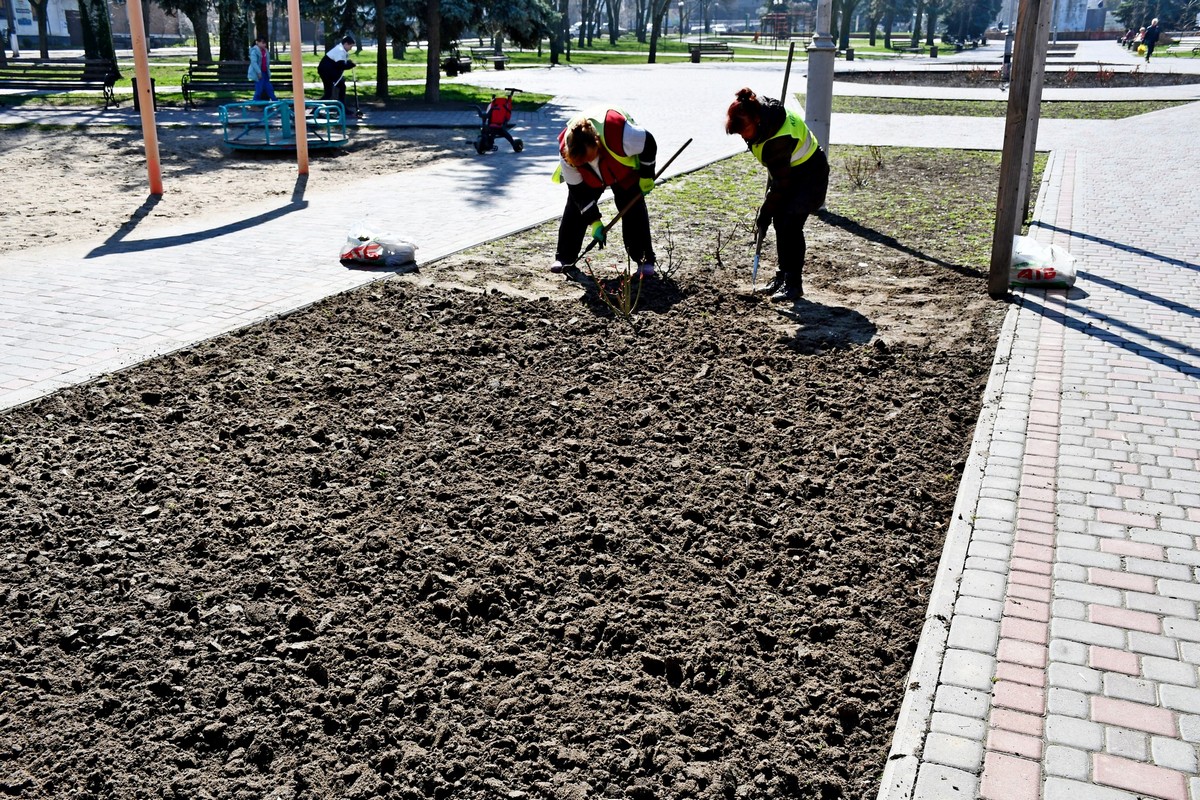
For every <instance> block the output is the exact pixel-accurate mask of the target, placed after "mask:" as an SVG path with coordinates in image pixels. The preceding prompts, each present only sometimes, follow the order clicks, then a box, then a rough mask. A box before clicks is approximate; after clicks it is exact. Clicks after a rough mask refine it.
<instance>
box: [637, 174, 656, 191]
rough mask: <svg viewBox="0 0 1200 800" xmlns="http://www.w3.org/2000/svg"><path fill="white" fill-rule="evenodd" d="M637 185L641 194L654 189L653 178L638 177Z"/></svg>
mask: <svg viewBox="0 0 1200 800" xmlns="http://www.w3.org/2000/svg"><path fill="white" fill-rule="evenodd" d="M638 187H639V188H640V189H641V190H642V194H650V192H652V191H654V178H639V179H638Z"/></svg>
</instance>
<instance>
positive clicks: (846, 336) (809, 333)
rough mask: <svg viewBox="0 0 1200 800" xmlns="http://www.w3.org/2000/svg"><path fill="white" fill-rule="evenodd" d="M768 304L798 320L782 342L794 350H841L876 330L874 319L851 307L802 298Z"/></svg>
mask: <svg viewBox="0 0 1200 800" xmlns="http://www.w3.org/2000/svg"><path fill="white" fill-rule="evenodd" d="M755 302H758V301H755ZM771 307H772V308H774V309H775V311H777V312H779V313H780V314H782V315H783V316H784V317H786V318H787V319H790V320H792V321H793V322H798V323H800V325H799V327H798V328H796V333H795V334H794V335H793V336H792V338H791V339H789V340H788V341H787V343H786V344H787V347H788V348H789V349H791V350H795V351H796V352H798V353H815V352H819V351H825V350H845V349H848V348H850V347H855V346H857V345H863V344H867V343H869V342H870V341H871V340H872V339H874V338H875V333H876V331H877V330H878V329H877V328H876V326H875V323H874V322H871V320H869V319H867V318H866V317H865V316H863V315H862V314H860V313H859V312H857V311H855V310H854V309H852V308H845V307H843V306H826V305H822V304H820V303H814V302H812V301H811V300H808V299H806V298H800V299H799V300H797V301H796V303H795V305H792V306H781V305H772V306H771Z"/></svg>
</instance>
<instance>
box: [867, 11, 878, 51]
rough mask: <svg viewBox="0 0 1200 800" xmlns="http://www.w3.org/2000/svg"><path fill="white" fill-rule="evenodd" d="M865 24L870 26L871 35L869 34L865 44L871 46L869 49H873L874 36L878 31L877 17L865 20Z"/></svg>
mask: <svg viewBox="0 0 1200 800" xmlns="http://www.w3.org/2000/svg"><path fill="white" fill-rule="evenodd" d="M867 22H869V23H870V25H871V33H870V37H869V38H868V40H867V44H869V45H871V47H874V46H875V36H876V33H877V32H878V30H879V17H871V18H870V19H869V20H867Z"/></svg>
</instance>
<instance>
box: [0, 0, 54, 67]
mask: <svg viewBox="0 0 1200 800" xmlns="http://www.w3.org/2000/svg"><path fill="white" fill-rule="evenodd" d="M29 5H30V6H32V7H33V15H34V16H35V17H37V25H38V52H39V53H41V56H42V58H49V57H50V20H49V19H48V18H47V14H46V12H47V11H49V8H48V6H49V5H50V0H42V2H40V3H35V2H33V0H29ZM4 47H8V42H4ZM0 49H2V48H0Z"/></svg>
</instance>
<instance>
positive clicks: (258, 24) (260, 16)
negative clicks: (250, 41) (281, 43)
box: [254, 5, 271, 42]
mask: <svg viewBox="0 0 1200 800" xmlns="http://www.w3.org/2000/svg"><path fill="white" fill-rule="evenodd" d="M254 36H255V38H257V37H259V36H261V37H262V38H264V39H266V40H267V41H268V42H269V41H271V20H270V18H269V17H268V16H267V7H266V5H261V6H259V7H258V8H255V9H254Z"/></svg>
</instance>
